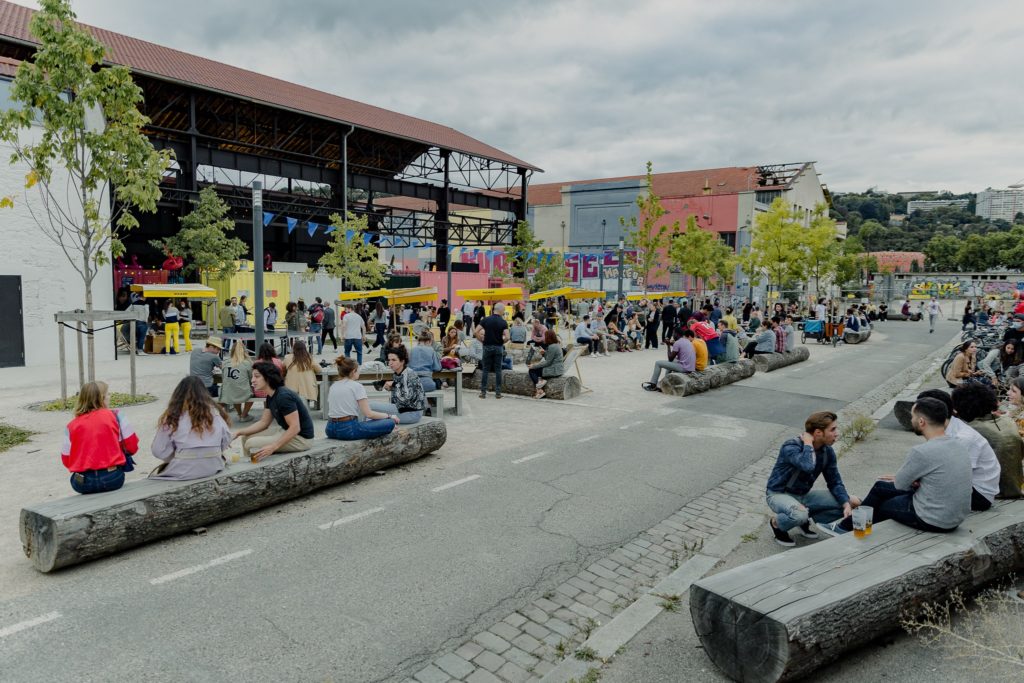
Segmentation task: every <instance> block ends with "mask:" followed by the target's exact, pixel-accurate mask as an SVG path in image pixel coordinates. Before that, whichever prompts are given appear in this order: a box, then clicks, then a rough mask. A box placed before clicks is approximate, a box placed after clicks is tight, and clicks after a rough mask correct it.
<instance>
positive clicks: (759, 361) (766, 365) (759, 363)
mask: <svg viewBox="0 0 1024 683" xmlns="http://www.w3.org/2000/svg"><path fill="white" fill-rule="evenodd" d="M810 357H811V352H810V351H809V350H808V349H807V347H806V346H798V347H796V348H795V349H793V350H792V351H786V352H785V353H759V354H757V355H755V356H754V365H755V366H756V367H757V371H758V372H771V371H772V370H778V369H779V368H784V367H786V366H787V365H792V364H793V363H802V362H804V361H805V360H807V359H808V358H810Z"/></svg>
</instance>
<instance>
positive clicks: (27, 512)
mask: <svg viewBox="0 0 1024 683" xmlns="http://www.w3.org/2000/svg"><path fill="white" fill-rule="evenodd" d="M447 437H448V431H447V428H446V427H445V423H444V422H443V421H442V420H438V419H435V418H423V419H422V420H421V421H420V422H418V423H416V424H414V425H408V426H405V425H403V426H400V427H398V428H397V429H395V431H393V432H392V433H391V434H388V435H387V436H384V437H381V438H378V439H366V440H361V441H334V440H327V439H324V440H318V441H317V442H316V443H315V444H314V445H313V448H312V449H311V450H308V451H305V452H302V453H281V454H278V455H272V456H270V457H269V458H267V459H266V460H264V461H263V462H261V463H259V464H258V465H255V464H252V463H249V462H240V463H231V465H230V466H229V467H228V468H227V469H225V470H224V471H223V472H221V473H220V474H216V475H214V476H212V477H207V478H205V479H196V480H193V481H162V480H159V479H143V480H140V481H132V482H129V483H127V484H125V486H124V487H123V488H121V489H119V490H117V491H110V492H109V493H96V494H92V495H88V496H83V495H75V496H72V497H69V498H62V499H59V500H53V501H48V502H45V503H40V504H38V505H32V506H29V507H26V508H24V509H23V510H22V511H21V543H22V546H23V547H24V550H25V555H27V556H28V558H29V559H30V560H32V563H33V564H34V565H35V567H36V569H38V570H39V571H41V572H49V571H52V570H54V569H59V568H60V567H67V566H70V565H73V564H78V563H80V562H85V561H88V560H93V559H96V558H98V557H103V556H106V555H111V554H113V553H116V552H119V551H121V550H126V549H128V548H132V547H135V546H138V545H142V544H144V543H148V542H150V541H155V540H157V539H161V538H166V537H168V536H173V535H175V534H179V533H182V532H185V531H189V530H191V529H195V528H197V527H201V526H205V525H207V524H211V523H213V522H219V521H221V520H225V519H228V518H230V517H235V516H237V515H240V514H244V513H246V512H251V511H253V510H258V509H260V508H263V507H267V506H268V505H276V504H278V503H282V502H285V501H287V500H291V499H293V498H299V497H300V496H304V495H306V494H308V493H310V492H312V491H315V490H317V489H320V488H323V487H326V486H334V485H335V484H341V483H343V482H346V481H350V480H352V479H356V478H358V477H361V476H363V475H365V474H368V473H371V472H376V471H377V470H381V469H384V468H387V467H393V466H395V465H401V464H403V463H407V462H411V461H413V460H416V459H417V458H421V457H423V456H424V455H426V454H428V453H432V452H433V451H436V450H437V449H438V448H440V447H441V446H442V445H444V442H445V440H446V439H447Z"/></svg>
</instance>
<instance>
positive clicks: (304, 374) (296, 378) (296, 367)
mask: <svg viewBox="0 0 1024 683" xmlns="http://www.w3.org/2000/svg"><path fill="white" fill-rule="evenodd" d="M284 369H285V375H284V385H285V386H286V387H288V388H289V389H291V390H292V391H294V392H295V393H296V394H298V395H299V396H301V397H302V398H304V399H306V400H307V401H315V400H317V398H318V397H319V395H320V393H319V389H318V388H317V382H316V365H315V364H314V363H313V357H312V356H310V355H309V350H308V349H307V348H306V343H305V342H302V341H296V342H295V343H294V344H292V352H291V353H289V354H288V355H287V356H285V357H284Z"/></svg>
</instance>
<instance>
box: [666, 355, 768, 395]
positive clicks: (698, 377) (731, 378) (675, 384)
mask: <svg viewBox="0 0 1024 683" xmlns="http://www.w3.org/2000/svg"><path fill="white" fill-rule="evenodd" d="M754 371H755V367H754V361H752V360H747V359H746V358H741V359H740V360H738V361H736V362H735V363H720V364H718V365H712V366H709V367H707V368H705V369H704V370H701V371H700V372H689V373H684V372H670V373H668V374H667V375H665V376H664V377H662V378H661V382H659V383H658V388H659V389H661V391H662V393H665V394H671V395H672V396H691V395H693V394H700V393H703V392H705V391H707V390H709V389H715V388H717V387H720V386H722V385H725V384H732V383H733V382H738V381H740V380H741V379H746V378H747V377H750V376H752V375H753V374H754Z"/></svg>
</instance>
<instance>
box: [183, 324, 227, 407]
mask: <svg viewBox="0 0 1024 683" xmlns="http://www.w3.org/2000/svg"><path fill="white" fill-rule="evenodd" d="M223 347H224V344H223V343H222V342H221V340H220V337H210V338H208V339H207V340H206V346H205V347H204V348H203V349H201V350H200V349H196V350H195V351H193V352H192V355H191V356H189V361H188V374H189V375H195V376H196V377H198V378H199V379H201V380H202V381H203V386H204V387H206V390H207V391H209V392H210V396H213V397H214V398H216V397H217V385H216V384H214V383H213V369H214V368H219V367H221V360H220V352H221V349H222V348H223Z"/></svg>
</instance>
